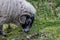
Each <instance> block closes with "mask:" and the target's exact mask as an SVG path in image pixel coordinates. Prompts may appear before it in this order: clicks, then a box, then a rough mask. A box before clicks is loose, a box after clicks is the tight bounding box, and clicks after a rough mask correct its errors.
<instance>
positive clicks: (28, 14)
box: [20, 13, 32, 17]
mask: <svg viewBox="0 0 60 40" xmlns="http://www.w3.org/2000/svg"><path fill="white" fill-rule="evenodd" d="M24 15H27V16H30V17H31V16H32V14H30V13H22V14H21V15H20V17H21V16H24Z"/></svg>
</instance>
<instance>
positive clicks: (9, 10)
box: [0, 0, 36, 36]
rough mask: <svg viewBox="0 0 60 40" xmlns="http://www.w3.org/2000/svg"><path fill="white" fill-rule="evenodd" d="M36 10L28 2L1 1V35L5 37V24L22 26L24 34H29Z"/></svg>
mask: <svg viewBox="0 0 60 40" xmlns="http://www.w3.org/2000/svg"><path fill="white" fill-rule="evenodd" d="M35 13H36V9H35V8H34V6H33V5H32V4H30V3H29V2H28V1H26V0H0V35H2V36H5V35H6V34H5V33H4V32H3V29H2V28H3V24H5V23H13V24H16V25H21V26H22V29H23V31H24V32H29V30H30V28H31V26H32V24H33V22H34V16H35Z"/></svg>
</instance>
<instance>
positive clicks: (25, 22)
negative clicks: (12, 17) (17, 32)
mask: <svg viewBox="0 0 60 40" xmlns="http://www.w3.org/2000/svg"><path fill="white" fill-rule="evenodd" d="M20 19H21V20H20V21H21V22H20V23H21V26H22V28H23V31H24V32H29V31H30V28H31V26H32V24H33V21H34V16H29V15H23V16H21V17H20Z"/></svg>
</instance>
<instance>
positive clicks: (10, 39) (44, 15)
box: [0, 0, 60, 40]
mask: <svg viewBox="0 0 60 40" xmlns="http://www.w3.org/2000/svg"><path fill="white" fill-rule="evenodd" d="M28 1H29V2H31V4H33V5H34V7H35V8H36V11H37V12H36V15H35V21H34V24H33V25H32V28H31V30H30V32H29V33H28V34H27V33H24V32H23V31H22V28H21V27H18V26H16V25H14V24H10V26H11V27H13V29H11V32H10V33H7V37H6V38H4V39H1V38H0V40H27V39H26V36H27V35H29V34H33V33H39V32H42V33H43V34H44V35H42V34H41V35H39V36H38V37H37V38H32V39H30V40H60V15H59V13H60V12H59V11H58V10H59V9H58V7H59V6H60V1H59V0H28ZM56 9H57V10H56ZM4 27H8V24H5V25H4ZM4 29H5V28H4ZM5 31H6V32H7V29H5ZM45 36H46V37H45Z"/></svg>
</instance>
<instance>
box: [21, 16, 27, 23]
mask: <svg viewBox="0 0 60 40" xmlns="http://www.w3.org/2000/svg"><path fill="white" fill-rule="evenodd" d="M25 21H26V16H21V17H20V23H21V24H25Z"/></svg>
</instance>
